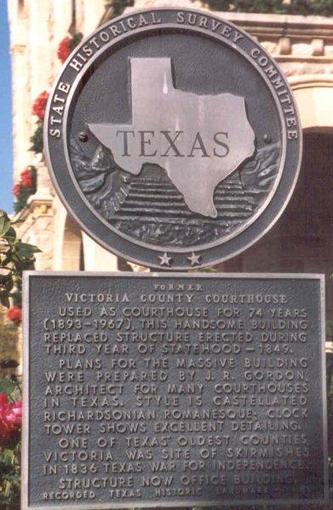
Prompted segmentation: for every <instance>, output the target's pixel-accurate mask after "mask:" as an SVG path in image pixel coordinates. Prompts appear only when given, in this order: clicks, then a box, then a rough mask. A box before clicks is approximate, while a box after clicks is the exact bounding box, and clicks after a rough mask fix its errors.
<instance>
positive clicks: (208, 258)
mask: <svg viewBox="0 0 333 510" xmlns="http://www.w3.org/2000/svg"><path fill="white" fill-rule="evenodd" d="M45 139H46V142H45V145H46V152H47V158H48V161H49V168H50V170H51V174H52V176H53V180H54V183H55V185H56V188H57V190H58V192H59V194H60V196H61V198H62V200H63V202H64V204H65V206H66V207H67V208H68V210H69V211H70V213H71V214H72V215H73V217H74V218H75V219H76V220H77V221H78V223H79V224H80V225H81V227H82V228H83V229H84V230H85V231H86V232H87V233H88V234H90V235H91V236H92V237H93V238H94V239H95V240H96V241H97V242H99V243H100V244H102V245H103V246H104V247H106V248H107V249H110V250H111V251H113V252H114V253H116V254H118V255H120V256H123V257H125V258H126V259H128V260H131V261H135V262H137V263H139V264H143V265H145V266H149V267H158V268H164V269H168V268H171V269H172V270H184V269H185V270H186V269H191V268H199V267H205V266H209V265H214V264H217V263H219V262H221V261H223V260H225V259H228V258H230V257H232V256H234V255H237V254H239V253H240V252H241V251H243V250H244V249H245V248H247V247H248V246H250V245H251V244H253V243H254V242H255V241H256V240H258V239H259V238H260V237H261V236H262V235H263V234H265V233H266V232H267V231H268V230H269V229H270V228H271V226H272V225H273V224H274V223H275V222H276V221H277V219H278V218H279V216H280V215H281V213H282V211H283V209H284V208H285V206H286V204H287V202H288V200H289V198H290V196H291V194H292V191H293V189H294V186H295V183H296V178H297V174H298V170H299V164H300V154H301V145H302V144H301V140H302V138H301V128H300V124H299V120H298V116H297V111H296V106H295V103H294V100H293V98H292V94H291V91H290V90H289V87H288V85H287V83H286V80H285V79H284V77H283V75H282V74H281V71H280V69H279V68H278V66H277V64H276V63H275V62H274V61H273V60H272V59H271V57H270V56H269V55H268V54H267V53H266V51H265V50H264V49H263V48H262V47H261V46H260V45H259V44H258V43H257V42H256V41H254V40H253V39H252V38H251V37H249V36H248V35H247V34H246V33H245V32H243V31H242V30H240V29H239V28H238V27H236V26H234V25H233V24H231V23H229V22H228V21H224V20H222V19H221V18H220V17H216V16H212V15H211V14H209V13H205V12H197V11H192V10H177V9H155V10H149V11H140V12H132V13H130V14H128V15H126V16H122V17H120V18H116V19H114V20H112V21H110V22H108V23H106V24H105V25H104V26H102V27H101V28H99V29H98V30H96V31H95V32H94V33H93V34H92V35H91V36H90V37H88V38H87V39H85V40H84V41H83V42H82V43H81V44H80V45H79V46H78V47H77V48H76V49H75V51H74V52H73V53H72V55H71V56H70V57H69V58H68V60H67V62H66V65H65V66H64V68H63V70H62V73H61V76H60V78H59V79H58V81H57V83H56V85H55V87H54V89H53V92H52V94H51V95H50V100H49V104H48V110H47V117H46V121H45Z"/></svg>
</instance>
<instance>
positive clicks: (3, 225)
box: [0, 209, 10, 236]
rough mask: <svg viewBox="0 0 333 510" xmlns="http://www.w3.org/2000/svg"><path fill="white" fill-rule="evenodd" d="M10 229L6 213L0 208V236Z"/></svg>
mask: <svg viewBox="0 0 333 510" xmlns="http://www.w3.org/2000/svg"><path fill="white" fill-rule="evenodd" d="M9 229H10V220H9V218H8V216H7V214H6V213H5V212H4V211H2V210H1V209H0V236H4V235H5V234H6V233H7V232H8V230H9Z"/></svg>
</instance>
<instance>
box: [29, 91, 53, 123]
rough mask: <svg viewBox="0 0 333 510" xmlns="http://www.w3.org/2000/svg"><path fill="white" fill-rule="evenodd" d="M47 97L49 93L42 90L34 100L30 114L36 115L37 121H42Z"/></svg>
mask: <svg viewBox="0 0 333 510" xmlns="http://www.w3.org/2000/svg"><path fill="white" fill-rule="evenodd" d="M48 97H49V93H48V92H46V90H44V92H42V93H41V94H39V96H38V97H37V98H36V99H35V101H34V104H33V105H32V113H33V114H34V115H36V116H37V117H38V118H39V120H43V119H44V115H45V108H46V103H47V98H48Z"/></svg>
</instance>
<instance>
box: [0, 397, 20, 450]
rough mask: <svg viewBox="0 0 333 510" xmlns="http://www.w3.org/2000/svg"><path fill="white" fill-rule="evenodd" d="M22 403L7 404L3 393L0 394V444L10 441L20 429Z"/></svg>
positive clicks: (6, 398)
mask: <svg viewBox="0 0 333 510" xmlns="http://www.w3.org/2000/svg"><path fill="white" fill-rule="evenodd" d="M21 424H22V402H20V401H19V400H17V401H15V402H13V403H11V404H10V403H9V402H8V397H7V395H6V394H5V393H0V443H4V442H6V441H8V439H10V437H11V435H12V434H13V433H14V432H17V431H18V430H19V429H20V428H21Z"/></svg>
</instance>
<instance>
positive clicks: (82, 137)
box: [79, 131, 88, 142]
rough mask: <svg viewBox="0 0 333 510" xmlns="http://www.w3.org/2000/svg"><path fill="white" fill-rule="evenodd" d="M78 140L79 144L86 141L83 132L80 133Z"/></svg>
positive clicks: (86, 137)
mask: <svg viewBox="0 0 333 510" xmlns="http://www.w3.org/2000/svg"><path fill="white" fill-rule="evenodd" d="M79 140H80V142H87V141H88V135H87V133H86V132H85V131H81V133H79Z"/></svg>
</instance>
